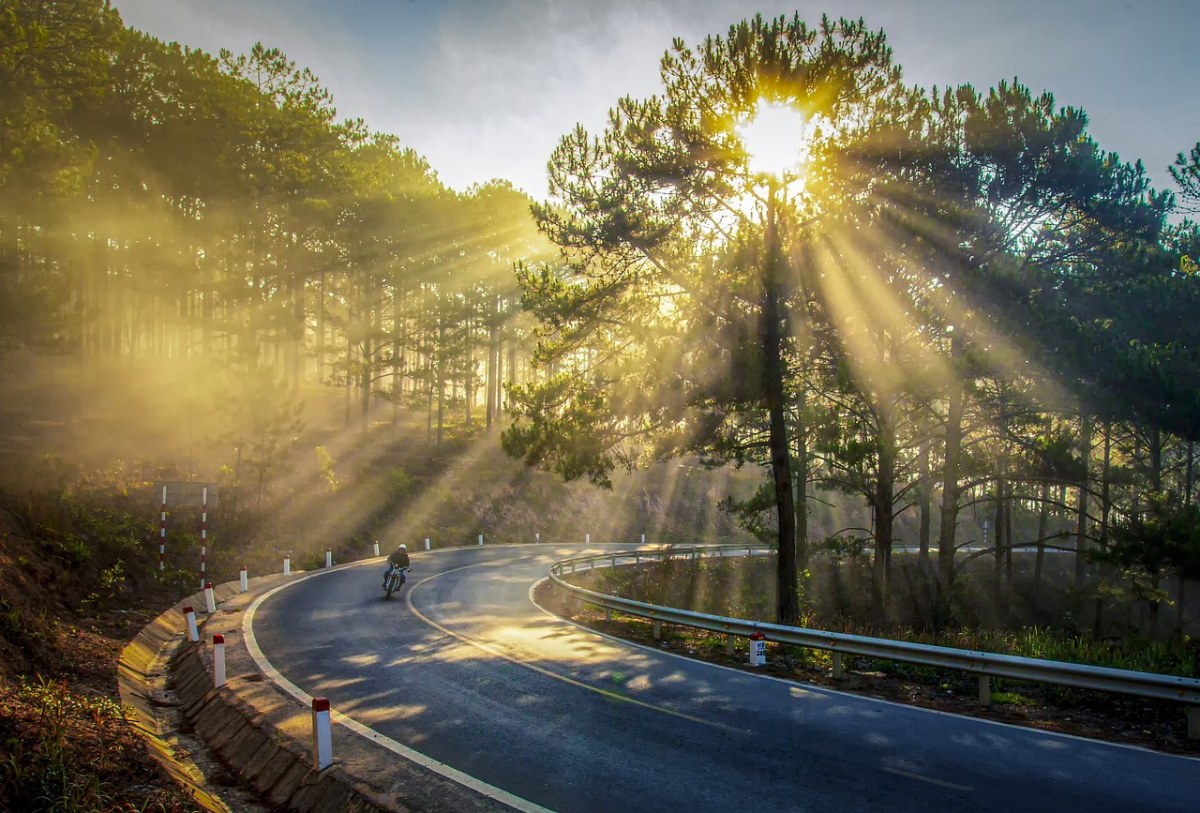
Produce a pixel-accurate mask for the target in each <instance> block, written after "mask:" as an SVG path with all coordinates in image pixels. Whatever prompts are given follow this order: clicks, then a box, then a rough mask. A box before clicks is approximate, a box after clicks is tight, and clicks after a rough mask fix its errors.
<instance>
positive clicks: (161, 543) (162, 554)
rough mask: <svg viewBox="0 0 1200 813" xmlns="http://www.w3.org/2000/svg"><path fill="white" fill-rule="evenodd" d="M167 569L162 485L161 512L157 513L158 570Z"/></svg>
mask: <svg viewBox="0 0 1200 813" xmlns="http://www.w3.org/2000/svg"><path fill="white" fill-rule="evenodd" d="M166 569H167V487H166V486H163V496H162V513H160V514H159V515H158V572H159V573H162V572H163V571H164V570H166Z"/></svg>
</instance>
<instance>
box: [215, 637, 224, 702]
mask: <svg viewBox="0 0 1200 813" xmlns="http://www.w3.org/2000/svg"><path fill="white" fill-rule="evenodd" d="M224 685H225V636H224V635H222V634H221V633H219V632H218V633H217V634H216V635H214V636H213V688H214V689H219V688H221V687H222V686H224Z"/></svg>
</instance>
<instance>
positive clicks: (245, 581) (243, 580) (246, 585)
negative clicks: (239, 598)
mask: <svg viewBox="0 0 1200 813" xmlns="http://www.w3.org/2000/svg"><path fill="white" fill-rule="evenodd" d="M238 580H239V582H240V584H241V588H242V592H243V593H245V592H246V591H247V590H249V589H250V574H249V573H247V572H246V566H245V565H242V569H241V572H240V573H239V574H238Z"/></svg>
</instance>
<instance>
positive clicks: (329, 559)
mask: <svg viewBox="0 0 1200 813" xmlns="http://www.w3.org/2000/svg"><path fill="white" fill-rule="evenodd" d="M325 567H333V548H326V549H325Z"/></svg>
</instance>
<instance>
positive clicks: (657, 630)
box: [654, 621, 662, 641]
mask: <svg viewBox="0 0 1200 813" xmlns="http://www.w3.org/2000/svg"><path fill="white" fill-rule="evenodd" d="M661 639H662V622H661V621H655V622H654V640H656V641H658V640H661Z"/></svg>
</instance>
